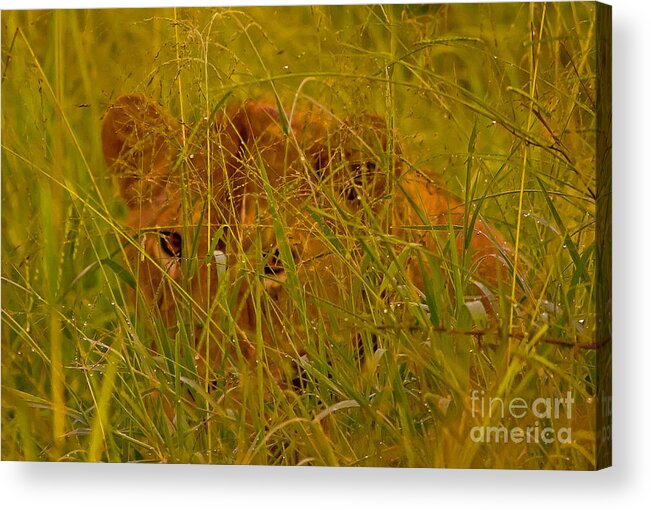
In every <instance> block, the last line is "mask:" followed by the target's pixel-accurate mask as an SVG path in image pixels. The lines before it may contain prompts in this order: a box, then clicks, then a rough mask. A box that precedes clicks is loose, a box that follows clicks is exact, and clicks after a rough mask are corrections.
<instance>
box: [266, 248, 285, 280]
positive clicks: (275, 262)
mask: <svg viewBox="0 0 651 510" xmlns="http://www.w3.org/2000/svg"><path fill="white" fill-rule="evenodd" d="M284 271H285V268H284V267H283V263H282V262H281V261H280V251H279V250H278V248H276V249H275V250H274V251H273V252H271V253H270V254H269V255H267V263H266V264H265V266H264V274H266V275H270V276H271V275H278V274H280V273H282V272H284Z"/></svg>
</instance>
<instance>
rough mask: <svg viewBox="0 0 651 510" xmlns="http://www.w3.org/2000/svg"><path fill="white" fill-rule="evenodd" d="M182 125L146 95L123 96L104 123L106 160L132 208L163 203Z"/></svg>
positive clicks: (123, 195)
mask: <svg viewBox="0 0 651 510" xmlns="http://www.w3.org/2000/svg"><path fill="white" fill-rule="evenodd" d="M179 129H180V125H179V122H178V121H177V120H176V119H174V118H173V117H172V116H171V115H170V114H169V113H168V112H167V111H166V110H165V109H164V108H163V107H162V106H160V105H159V104H158V103H156V102H154V101H152V100H150V99H147V98H146V97H145V96H143V95H139V94H132V95H125V96H121V97H119V98H118V99H117V101H116V102H115V103H114V104H113V105H111V106H109V108H108V109H107V110H106V113H105V114H104V119H103V120H102V145H103V150H104V158H105V159H106V162H107V164H108V165H109V166H110V167H111V172H113V174H115V175H116V176H117V178H118V180H119V184H120V193H121V194H122V197H123V198H124V200H125V201H126V203H127V204H128V205H129V207H131V208H136V207H140V206H142V205H143V202H144V204H151V205H154V204H160V203H161V202H162V201H164V200H165V197H166V195H167V191H166V186H167V183H168V180H169V174H170V171H171V170H172V167H173V166H174V162H175V161H176V159H177V158H178V155H179V142H178V133H179Z"/></svg>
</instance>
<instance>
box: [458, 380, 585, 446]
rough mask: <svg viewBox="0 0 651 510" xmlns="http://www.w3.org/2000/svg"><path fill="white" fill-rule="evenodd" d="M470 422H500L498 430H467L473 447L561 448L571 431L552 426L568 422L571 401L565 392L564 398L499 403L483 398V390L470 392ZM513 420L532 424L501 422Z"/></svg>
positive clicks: (569, 393) (497, 398) (495, 428)
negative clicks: (555, 445)
mask: <svg viewBox="0 0 651 510" xmlns="http://www.w3.org/2000/svg"><path fill="white" fill-rule="evenodd" d="M470 403H471V411H472V417H473V418H484V423H487V422H488V421H489V420H490V421H492V420H494V419H495V420H496V419H499V420H500V425H499V426H489V425H478V426H475V427H473V428H472V429H471V430H470V439H472V440H473V441H474V442H475V443H523V442H524V443H543V444H551V443H554V442H555V441H558V442H559V443H561V444H569V443H571V442H572V428H571V427H559V428H555V427H554V426H553V423H554V422H556V421H558V420H562V421H565V419H567V421H569V420H571V419H572V405H573V404H574V398H573V397H572V392H570V391H568V392H567V395H566V396H565V397H554V398H549V397H539V398H536V399H535V400H533V401H527V400H526V399H524V398H522V397H515V398H512V399H510V400H509V399H503V398H500V397H487V396H485V395H484V391H483V390H480V391H478V390H473V392H472V393H471V395H470ZM514 420H522V421H527V422H532V423H531V424H529V425H527V426H512V427H507V426H506V425H504V422H505V421H506V422H508V423H512V422H513V421H514Z"/></svg>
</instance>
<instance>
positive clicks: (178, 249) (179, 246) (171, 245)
mask: <svg viewBox="0 0 651 510" xmlns="http://www.w3.org/2000/svg"><path fill="white" fill-rule="evenodd" d="M160 247H161V248H162V250H163V251H164V252H165V253H166V254H167V255H169V256H170V257H177V258H181V254H182V253H183V238H182V237H181V234H179V233H178V232H170V231H168V230H161V232H160Z"/></svg>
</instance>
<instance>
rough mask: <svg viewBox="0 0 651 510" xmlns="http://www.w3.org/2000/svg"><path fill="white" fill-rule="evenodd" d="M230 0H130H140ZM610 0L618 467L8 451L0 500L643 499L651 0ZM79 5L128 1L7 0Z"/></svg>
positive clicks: (479, 503) (474, 504)
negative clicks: (392, 464)
mask: <svg viewBox="0 0 651 510" xmlns="http://www.w3.org/2000/svg"><path fill="white" fill-rule="evenodd" d="M234 3H235V2H223V1H214V0H213V1H207V2H206V1H201V0H191V1H182V0H176V1H172V2H170V1H169V0H167V1H165V0H158V1H142V0H137V2H136V5H138V6H139V7H146V6H150V7H160V6H170V5H176V6H202V5H203V6H205V5H219V4H222V5H224V4H226V5H228V4H230V5H232V4H234ZM237 3H238V4H240V5H242V4H255V5H260V4H266V3H270V2H268V1H260V0H258V1H245V2H237ZM276 3H286V4H305V3H308V2H291V1H289V2H288V1H285V2H276ZM319 3H342V2H341V1H335V2H332V1H330V2H328V1H324V0H321V1H320V2H319ZM609 3H611V4H612V5H613V8H614V11H613V18H614V24H613V34H614V50H613V55H614V59H613V60H614V73H613V74H614V84H613V95H614V112H615V115H614V147H615V148H614V160H613V172H614V178H613V201H614V212H613V227H614V228H613V236H614V238H613V249H614V253H613V261H614V284H613V292H614V296H613V301H614V310H613V312H614V369H615V379H614V381H615V383H614V402H613V404H614V436H615V440H614V449H615V467H614V468H611V469H608V470H606V471H602V472H599V473H573V472H533V471H518V472H516V471H488V470H483V471H470V470H432V469H423V470H404V469H403V470H395V469H333V468H263V467H222V466H149V465H88V464H45V463H44V464H35V463H8V462H4V463H1V464H0V507H2V508H8V509H9V508H11V509H13V508H46V509H54V508H65V509H66V510H70V509H72V508H88V507H92V508H93V510H101V509H104V508H106V509H111V510H114V509H115V508H124V507H127V508H152V507H153V508H156V509H157V510H158V509H165V508H175V509H178V508H200V507H204V505H205V506H206V507H214V506H218V507H223V508H231V507H233V508H263V509H265V510H266V509H273V508H289V507H295V508H309V509H310V510H312V509H318V508H328V509H337V508H351V507H352V508H371V509H373V510H375V509H378V508H391V509H394V508H397V509H410V510H411V509H418V508H430V507H431V508H433V507H439V508H446V507H447V508H475V509H478V510H484V509H491V508H496V509H499V510H504V509H509V508H526V509H527V510H529V509H538V508H540V509H544V510H549V509H550V508H553V509H554V510H556V509H558V508H572V509H580V508H591V509H593V508H594V509H599V508H609V509H611V508H649V507H650V506H649V503H651V496H650V493H651V491H650V490H649V487H648V472H649V464H650V463H651V448H650V445H651V441H650V440H649V437H647V436H648V435H649V432H648V430H649V427H650V426H651V419H650V413H649V409H650V408H651V405H649V404H650V403H649V394H648V390H649V389H651V387H650V386H649V384H648V383H647V381H648V378H645V377H643V375H646V374H648V373H650V372H651V352H650V349H649V346H650V345H651V334H650V333H651V326H650V325H649V324H648V323H647V322H646V319H647V318H649V317H651V312H650V310H649V303H650V302H651V298H650V293H651V285H650V283H651V281H650V279H649V273H650V268H651V264H650V263H649V258H650V256H651V249H650V248H651V247H650V246H649V244H650V243H649V242H648V238H649V237H650V234H649V229H648V225H649V221H648V218H649V216H650V214H651V213H650V212H649V206H650V205H651V182H650V181H651V179H650V175H651V172H649V166H650V165H651V153H650V151H649V148H650V147H651V140H650V136H651V129H650V127H649V126H650V125H651V111H650V108H649V104H651V101H650V100H649V98H650V97H651V80H650V79H649V74H650V73H649V55H651V48H650V44H649V41H650V40H651V36H650V34H649V32H650V29H649V19H651V18H650V16H649V8H648V5H651V4H649V3H648V2H646V1H642V0H612V1H611V2H609ZM80 6H84V7H120V6H130V7H133V5H132V4H130V3H129V2H127V1H121V2H116V1H113V2H109V1H88V0H84V1H83V2H76V3H75V2H57V1H50V2H47V1H40V2H38V1H28V0H23V1H12V0H7V1H4V2H3V3H2V9H26V8H53V7H58V8H62V7H66V8H72V7H80ZM645 480H646V482H645ZM645 503H646V504H645ZM425 505H426V506H425Z"/></svg>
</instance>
